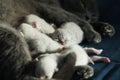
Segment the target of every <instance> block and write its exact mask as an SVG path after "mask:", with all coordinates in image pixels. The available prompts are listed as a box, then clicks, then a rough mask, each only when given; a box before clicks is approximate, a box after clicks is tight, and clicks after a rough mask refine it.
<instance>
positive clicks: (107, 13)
mask: <svg viewBox="0 0 120 80" xmlns="http://www.w3.org/2000/svg"><path fill="white" fill-rule="evenodd" d="M98 3H99V10H100V21H103V22H108V23H110V24H111V25H113V26H114V27H115V29H116V34H115V36H114V37H112V38H103V40H102V42H101V43H100V44H86V45H85V46H90V47H95V48H100V49H103V50H104V51H103V53H102V54H101V55H102V56H107V57H109V58H110V59H111V62H110V63H103V62H98V63H96V64H95V65H91V66H93V67H94V71H95V75H94V76H93V77H92V78H90V79H89V80H120V0H98Z"/></svg>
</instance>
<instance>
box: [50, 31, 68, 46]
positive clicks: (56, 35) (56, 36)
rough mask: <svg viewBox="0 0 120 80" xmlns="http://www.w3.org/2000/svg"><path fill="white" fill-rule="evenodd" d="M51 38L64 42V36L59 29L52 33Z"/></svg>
mask: <svg viewBox="0 0 120 80" xmlns="http://www.w3.org/2000/svg"><path fill="white" fill-rule="evenodd" d="M51 37H52V39H53V40H55V41H57V42H59V43H60V44H62V45H64V44H65V41H66V40H65V36H64V34H63V32H62V31H61V30H56V31H55V32H54V33H53V34H52V35H51Z"/></svg>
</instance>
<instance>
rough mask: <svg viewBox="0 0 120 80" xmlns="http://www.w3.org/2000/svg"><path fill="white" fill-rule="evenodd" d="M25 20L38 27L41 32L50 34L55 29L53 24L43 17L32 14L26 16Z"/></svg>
mask: <svg viewBox="0 0 120 80" xmlns="http://www.w3.org/2000/svg"><path fill="white" fill-rule="evenodd" d="M25 22H26V23H28V24H30V25H32V26H33V27H35V28H37V29H38V30H39V31H40V32H42V33H45V34H50V33H53V32H54V31H55V29H54V28H53V26H52V25H50V24H48V23H47V22H46V21H45V20H44V19H43V18H40V17H38V16H37V15H34V14H30V15H28V16H26V17H25Z"/></svg>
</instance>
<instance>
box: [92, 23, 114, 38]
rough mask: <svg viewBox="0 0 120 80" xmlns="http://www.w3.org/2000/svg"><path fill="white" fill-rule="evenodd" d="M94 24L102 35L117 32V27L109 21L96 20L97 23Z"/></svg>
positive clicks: (110, 35) (112, 34) (111, 34)
mask: <svg viewBox="0 0 120 80" xmlns="http://www.w3.org/2000/svg"><path fill="white" fill-rule="evenodd" d="M92 26H93V27H94V29H95V30H96V31H97V32H99V33H100V34H101V35H102V36H108V37H112V36H114V34H115V28H114V27H113V26H112V25H110V24H109V23H104V22H96V23H92Z"/></svg>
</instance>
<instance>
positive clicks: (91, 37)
mask: <svg viewBox="0 0 120 80" xmlns="http://www.w3.org/2000/svg"><path fill="white" fill-rule="evenodd" d="M86 39H87V40H88V42H93V43H100V42H101V40H102V38H101V35H100V34H99V33H98V32H96V31H89V32H87V34H86Z"/></svg>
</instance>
